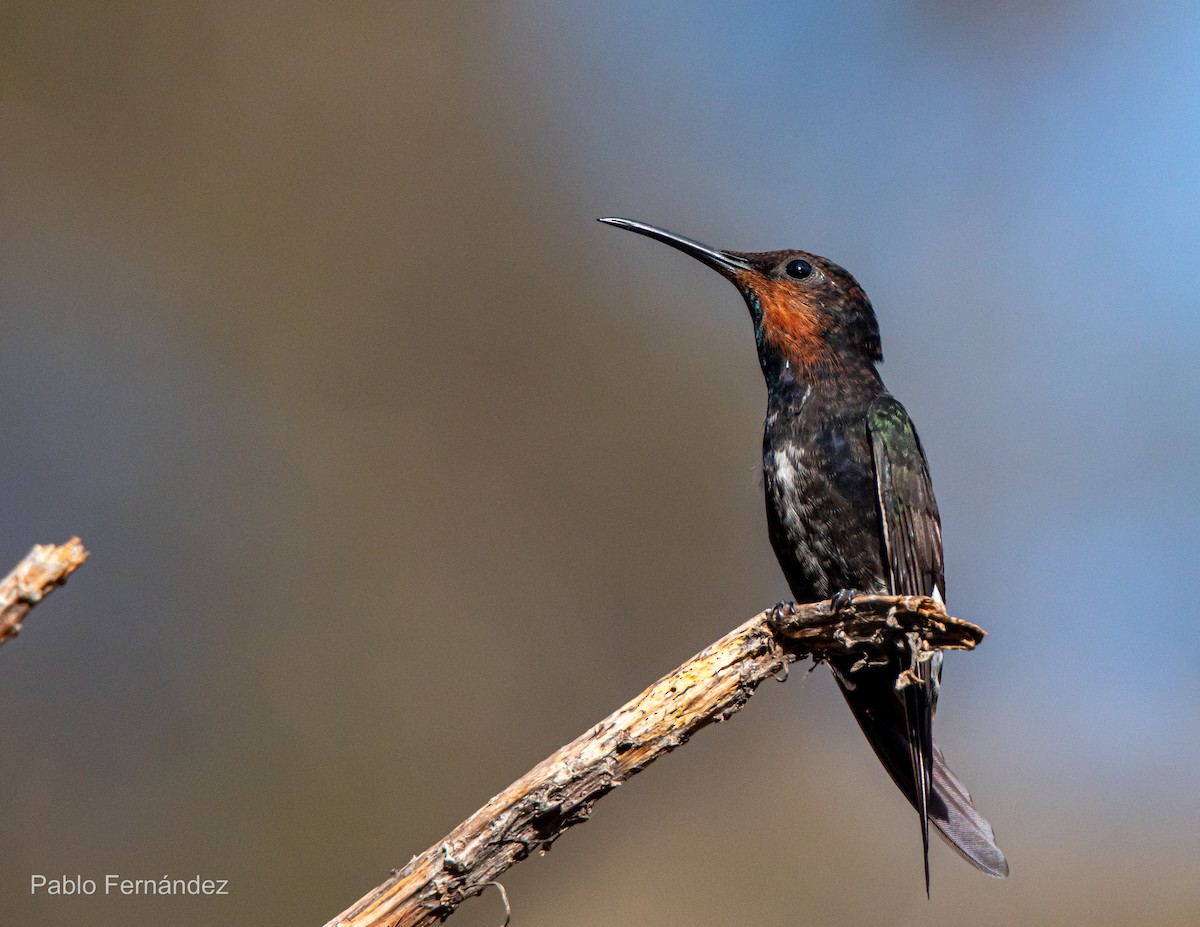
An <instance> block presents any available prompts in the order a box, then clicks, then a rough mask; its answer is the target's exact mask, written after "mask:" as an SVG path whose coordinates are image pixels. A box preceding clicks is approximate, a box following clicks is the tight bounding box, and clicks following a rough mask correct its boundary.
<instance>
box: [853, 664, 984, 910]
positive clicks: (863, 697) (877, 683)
mask: <svg viewBox="0 0 1200 927" xmlns="http://www.w3.org/2000/svg"><path fill="white" fill-rule="evenodd" d="M852 665H853V663H852V662H850V661H834V662H833V663H832V664H831V666H832V668H833V671H834V678H836V679H837V681H838V685H839V686H840V687H841V689H842V694H843V695H844V696H845V697H846V702H847V703H848V704H849V705H850V709H851V711H853V712H854V717H855V718H856V719H857V720H858V725H859V727H861V728H862V731H863V733H864V734H866V735H867V740H868V741H869V742H870V744H871V747H872V748H873V749H874V750H875V755H876V756H878V757H879V760H880V762H881V763H883V766H884V768H885V769H886V770H887V771H888V773H889V774H890V775H891V777H892V779H893V781H895V783H896V785H897V786H899V788H900V791H902V792H903V793H904V794H905V796H907V798H908V800H909V801H910V802H912V804H913V807H914V808H916V809H917V811H918V813H920V812H922V807H921V806H922V805H924V806H925V808H924V814H922V836H923V842H924V850H925V889H926V891H927V892H928V890H929V831H928V826H929V825H928V822H929V821H932V822H933V824H934V826H935V827H936V828H937V830H938V832H939V833H940V834H941V835H942V837H943V838H945V840H946V842H947V843H949V844H950V845H951V846H952V847H954V849H955V850H957V851H958V853H959V855H961V856H962V857H963V858H964V859H965V860H967V861H968V862H969V863H971V864H972V865H974V866H975V867H976V868H978V869H980V870H982V871H983V872H986V873H987V874H988V875H991V876H996V877H997V878H1003V877H1004V876H1006V875H1008V861H1007V860H1005V858H1004V854H1003V853H1001V852H1000V848H999V847H998V846H996V837H995V834H993V833H992V826H991V825H990V824H989V823H988V822H987V820H985V819H984V817H983V816H982V815H981V814H980V813H979V812H978V811H976V810H975V806H974V805H973V804H972V803H971V794H970V793H969V792H968V791H967V789H966V786H964V785H963V784H962V782H961V781H960V780H959V778H958V777H957V776H956V775H954V773H953V772H952V771H951V770H950V767H949V766H947V765H946V760H945V757H943V756H942V751H941V750H939V749H938V747H937V745H936V744H935V743H934V742H933V734H932V714H933V706H934V701H935V697H934V694H933V685H934V683H933V680H932V679H930V680H927V681H922V682H914V683H913V684H912V685H909V686H906V687H904V688H903V689H902V690H900V691H897V689H896V678H897V676H898V674H899V672H900V670H901V667H900V665H899V663H898V662H897V663H896V665H882V666H869V667H864V668H863V669H860V670H858V671H857V672H854V673H851V672H850V666H852ZM925 669H926V670H930V669H931V668H930V667H929V666H928V664H926V665H925ZM914 735H915V736H914ZM915 770H921V771H922V772H923V773H924V774H923V775H922V776H921V777H920V778H921V780H922V782H921V785H920V787H919V786H918V782H917V776H916V775H914V771H915Z"/></svg>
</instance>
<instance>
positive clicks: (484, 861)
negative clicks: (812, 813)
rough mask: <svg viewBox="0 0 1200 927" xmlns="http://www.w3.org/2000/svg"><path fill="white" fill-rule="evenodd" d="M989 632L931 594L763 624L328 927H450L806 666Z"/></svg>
mask: <svg viewBox="0 0 1200 927" xmlns="http://www.w3.org/2000/svg"><path fill="white" fill-rule="evenodd" d="M984 637H985V632H984V631H983V630H982V629H981V628H978V627H976V626H975V625H973V624H971V623H969V622H966V621H961V620H959V619H957V618H951V617H950V616H949V615H947V614H946V612H945V610H944V609H943V608H942V607H941V605H939V604H938V603H937V602H935V601H933V600H932V599H927V598H924V597H921V596H859V597H857V598H855V599H853V600H852V602H851V603H850V604H849V606H848V607H846V608H844V609H842V610H840V611H837V612H835V611H834V610H833V608H832V606H831V604H830V603H829V602H818V603H816V604H813V605H790V606H782V607H777V608H774V609H770V610H768V611H765V612H762V613H761V614H759V615H756V616H755V617H754V618H752V619H750V621H748V622H746V623H745V624H744V625H742V626H741V627H740V628H737V629H736V630H734V631H731V632H730V633H729V634H727V635H726V636H725V637H723V638H721V640H719V641H717V642H716V643H715V644H713V645H711V646H710V647H707V648H706V649H705V650H703V651H701V652H700V653H698V654H696V656H694V657H692V658H691V659H690V660H688V661H687V662H686V663H684V664H683V665H682V666H680V667H679V668H678V669H677V670H675V671H674V672H673V673H670V674H669V675H667V676H664V677H663V678H662V679H660V680H659V681H658V682H656V683H655V684H654V685H652V686H651V687H650V688H648V689H647V690H646V691H645V692H643V693H642V694H641V695H639V696H638V697H637V698H635V699H633V701H631V702H629V703H628V704H626V705H625V706H624V707H622V708H619V709H618V710H617V711H616V712H614V713H613V714H611V715H609V716H608V717H607V718H605V719H604V720H603V721H601V722H600V723H599V724H597V725H596V726H595V727H593V728H592V729H591V730H589V731H587V732H586V733H585V734H583V735H582V736H580V737H578V738H577V739H576V740H574V741H573V742H572V743H569V744H567V745H566V746H565V747H562V748H561V749H560V750H558V751H557V752H556V753H554V754H553V755H551V756H549V757H547V758H546V759H545V760H543V761H542V762H541V763H539V764H538V765H537V766H536V767H534V768H533V769H531V770H530V771H529V772H528V773H526V774H525V775H524V776H522V777H521V778H520V779H519V780H517V781H516V782H514V783H513V784H512V785H510V786H509V787H508V788H507V789H505V790H504V791H503V792H501V793H500V794H499V795H497V796H496V797H495V798H493V799H492V800H491V801H489V802H488V803H487V804H486V805H484V806H483V807H482V808H480V809H479V810H478V811H477V812H475V814H473V815H472V816H471V817H470V818H468V819H467V820H466V821H464V822H463V823H462V824H460V825H459V826H458V827H456V828H455V829H454V830H453V831H452V832H451V833H450V834H449V835H448V836H447V837H446V838H445V839H444V840H441V841H440V842H438V843H437V844H435V845H434V846H432V847H430V848H429V849H427V850H426V851H425V852H424V853H421V854H420V855H419V856H414V857H413V858H412V859H411V860H410V861H409V863H408V865H407V866H405V867H404V868H403V869H400V870H395V871H393V873H392V875H391V877H390V878H388V879H387V880H386V881H385V882H383V883H382V884H381V885H379V886H377V887H376V888H374V889H372V890H371V891H370V892H368V893H367V894H366V895H365V896H363V898H361V899H360V900H359V901H357V902H356V903H355V904H353V905H351V906H350V907H349V908H348V909H346V910H345V911H344V912H342V914H340V915H338V916H337V917H335V918H334V919H333V920H331V921H329V923H328V924H326V925H325V927H424V925H430V924H433V923H435V922H437V921H442V920H445V919H446V918H447V917H448V916H449V915H450V914H451V913H452V912H453V911H454V910H455V908H457V907H458V906H459V905H460V904H461V903H462V902H463V901H464V900H465V899H467V898H469V897H471V896H472V895H478V894H479V893H480V892H482V891H483V889H484V888H485V887H486V886H487V885H488V884H490V883H492V882H493V881H494V880H495V879H496V878H497V877H499V875H500V874H501V873H502V872H504V871H505V870H506V869H508V868H509V867H510V866H512V865H513V864H514V863H516V862H519V861H520V860H522V859H524V858H525V857H527V856H528V855H529V854H530V853H532V852H535V851H542V850H545V849H547V848H548V847H549V846H550V845H551V844H552V843H553V842H554V841H555V840H557V839H558V838H559V837H560V836H562V834H563V832H564V831H566V830H567V828H569V827H572V826H573V825H575V824H579V823H581V822H582V821H586V820H587V819H588V817H589V815H590V814H591V812H592V806H593V805H594V804H595V803H596V802H597V801H598V800H599V799H600V798H602V797H603V796H604V795H606V794H607V793H609V792H611V791H612V790H613V789H615V788H616V787H617V786H619V785H621V784H622V783H623V782H625V780H627V779H628V778H629V777H630V776H632V775H634V774H635V773H638V772H640V771H641V770H643V769H645V768H646V767H647V766H648V765H650V763H652V762H654V760H656V759H658V758H659V757H660V756H663V755H664V754H666V753H670V752H671V751H672V750H674V749H675V748H676V747H678V746H681V745H682V744H684V743H687V741H688V739H689V738H690V737H691V736H692V735H693V734H695V733H696V732H697V731H698V730H700V729H701V728H703V727H705V726H707V725H709V724H711V723H712V722H714V721H724V720H725V719H726V718H728V717H729V716H730V715H732V714H733V713H734V712H736V711H737V710H738V709H740V708H741V707H742V706H743V705H745V704H746V702H747V700H749V698H750V696H751V695H752V694H753V693H754V690H755V689H756V688H757V687H758V685H759V683H761V682H762V681H763V680H764V679H768V678H770V677H772V676H775V675H776V674H777V673H779V672H780V671H781V670H782V669H783V668H784V667H785V666H787V665H788V664H789V663H791V662H792V661H794V660H796V659H799V658H801V657H805V656H811V657H814V658H815V659H817V660H820V659H823V658H824V657H826V656H832V655H835V654H837V655H844V654H854V655H858V656H859V657H860V659H864V660H867V661H871V660H875V659H879V658H881V657H882V656H883V655H885V654H887V653H895V652H897V650H900V651H901V652H908V653H911V654H913V655H914V658H916V655H918V654H921V653H923V652H929V651H932V650H934V649H943V650H945V649H956V650H970V649H972V648H974V647H975V645H976V644H978V643H979V642H980V641H981V640H982V639H983V638H984Z"/></svg>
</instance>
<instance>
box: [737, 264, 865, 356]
mask: <svg viewBox="0 0 1200 927" xmlns="http://www.w3.org/2000/svg"><path fill="white" fill-rule="evenodd" d="M734 282H735V283H736V284H737V285H738V287H739V288H741V289H742V290H743V292H744V291H745V290H751V291H753V293H754V295H755V296H756V297H757V299H758V304H759V307H760V309H761V312H762V320H761V323H760V324H761V326H762V335H761V338H762V341H763V344H762V347H763V348H765V349H768V350H770V351H772V352H773V353H775V354H777V355H779V357H780V359H781V360H785V361H787V362H789V363H790V364H791V366H793V367H795V368H797V369H800V370H805V369H807V370H813V371H814V372H815V371H827V370H832V369H840V368H841V367H842V366H843V364H842V359H841V358H840V357H839V356H838V353H837V352H836V351H835V350H834V349H833V347H832V346H831V345H830V344H829V342H828V339H827V335H828V325H829V323H828V319H827V318H826V317H825V316H824V315H823V314H822V313H821V312H820V311H819V310H818V309H817V307H816V306H814V305H812V304H811V303H809V302H808V301H806V300H805V299H804V298H803V297H801V296H799V295H798V294H797V293H796V291H795V289H794V288H793V287H791V286H789V285H788V283H787V282H786V281H782V280H772V279H770V278H768V277H763V276H761V275H759V274H755V273H753V272H752V271H743V272H741V273H739V274H738V275H737V279H736V280H735V281H734Z"/></svg>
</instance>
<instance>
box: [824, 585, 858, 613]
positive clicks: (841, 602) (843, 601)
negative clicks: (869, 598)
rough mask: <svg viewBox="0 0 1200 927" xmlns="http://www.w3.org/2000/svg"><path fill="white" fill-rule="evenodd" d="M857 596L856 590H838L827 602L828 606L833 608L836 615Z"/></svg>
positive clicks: (846, 607)
mask: <svg viewBox="0 0 1200 927" xmlns="http://www.w3.org/2000/svg"><path fill="white" fill-rule="evenodd" d="M857 595H859V591H858V590H857V589H839V590H838V591H837V592H835V593H834V594H833V598H831V599H830V600H829V604H830V605H832V606H833V613H834V614H835V615H836V614H837V613H838V612H844V611H845V610H846V609H848V608H849V607H850V603H851V601H852V600H853V599H854V597H855V596H857Z"/></svg>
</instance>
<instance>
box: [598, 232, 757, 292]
mask: <svg viewBox="0 0 1200 927" xmlns="http://www.w3.org/2000/svg"><path fill="white" fill-rule="evenodd" d="M597 221H598V222H603V223H604V224H605V225H615V226H616V227H617V228H619V229H628V230H629V231H631V232H637V233H638V234H639V235H645V236H647V237H649V238H656V239H658V240H659V241H661V242H662V243H663V244H667V245H670V246H671V247H672V248H678V249H679V250H680V251H682V252H683V253H684V254H690V255H691V256H692V257H694V258H695V259H696V260H697V261H700V262H702V263H704V264H707V265H708V266H709V267H711V268H712V269H713V270H715V271H716V272H717V273H719V274H721V275H722V276H724V277H729V278H732V277H733V276H734V275H735V274H736V273H737V272H738V271H741V270H752V268H751V266H750V264H749V263H748V262H747V261H746V259H745V258H743V257H742V256H741V255H739V254H736V253H734V252H732V251H718V250H717V249H716V248H710V247H709V246H708V245H704V244H701V243H700V242H698V241H694V240H693V239H691V238H684V237H683V236H682V235H676V234H675V233H674V232H668V231H667V230H666V229H660V228H658V227H656V226H653V225H646V224H645V223H644V222H634V221H633V220H632V219H616V218H607V219H598V220H597Z"/></svg>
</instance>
